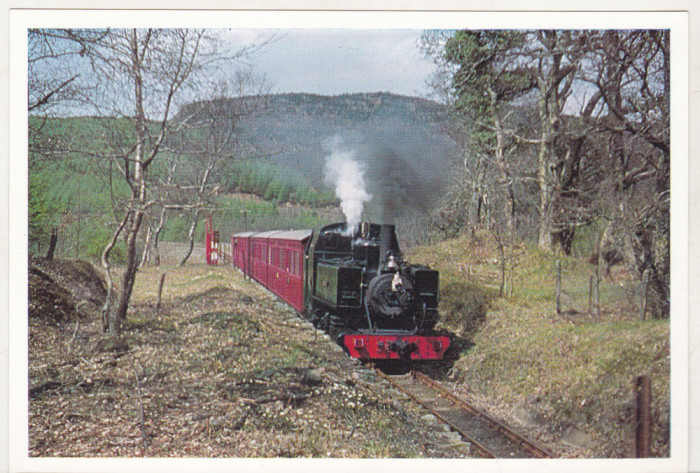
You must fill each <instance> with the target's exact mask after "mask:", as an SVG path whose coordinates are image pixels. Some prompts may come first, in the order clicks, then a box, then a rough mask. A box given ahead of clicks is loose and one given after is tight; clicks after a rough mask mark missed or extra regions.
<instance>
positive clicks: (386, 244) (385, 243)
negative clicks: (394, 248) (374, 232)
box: [379, 224, 392, 270]
mask: <svg viewBox="0 0 700 473" xmlns="http://www.w3.org/2000/svg"><path fill="white" fill-rule="evenodd" d="M391 230H392V225H386V224H382V225H381V227H380V233H379V269H380V270H381V269H383V268H384V267H385V266H386V254H387V253H388V252H389V249H391Z"/></svg>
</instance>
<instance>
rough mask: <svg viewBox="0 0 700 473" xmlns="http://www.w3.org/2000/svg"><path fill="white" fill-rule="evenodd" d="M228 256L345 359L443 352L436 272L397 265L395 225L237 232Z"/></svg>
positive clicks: (446, 342) (437, 355) (400, 262)
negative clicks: (321, 334)
mask: <svg viewBox="0 0 700 473" xmlns="http://www.w3.org/2000/svg"><path fill="white" fill-rule="evenodd" d="M232 252H233V255H232V261H233V262H234V264H235V265H236V266H238V267H239V268H241V269H242V270H243V271H244V273H246V274H249V275H250V276H251V277H253V278H254V279H256V280H258V281H259V282H260V283H261V284H263V285H264V286H265V287H267V288H268V289H270V290H271V291H272V292H274V293H276V294H277V295H278V296H280V297H281V298H283V299H284V300H286V301H287V302H289V303H290V304H291V305H292V306H293V307H295V308H296V309H297V310H298V311H299V312H301V313H302V314H303V315H304V316H305V317H307V318H308V319H309V320H310V321H311V322H312V323H313V324H314V325H315V326H316V327H318V328H320V329H323V330H324V331H326V332H327V333H328V334H329V335H330V336H331V337H332V338H333V339H334V340H335V341H336V342H338V343H339V344H340V345H341V346H342V347H343V348H344V349H345V350H346V351H347V352H348V354H349V355H350V356H352V357H355V358H360V359H367V360H370V359H371V360H391V359H403V360H406V359H410V360H427V359H440V358H442V356H443V354H444V352H445V350H446V349H447V348H448V347H449V343H450V340H449V338H448V337H446V336H443V335H438V334H436V333H435V331H434V327H435V324H436V322H437V321H438V295H439V275H438V272H437V271H435V270H433V269H430V268H428V267H427V266H424V265H418V264H409V263H408V262H406V261H404V259H403V254H402V253H401V251H400V248H399V244H398V241H397V238H396V232H395V226H394V225H379V224H370V223H362V224H361V225H359V228H358V229H357V231H355V232H348V231H347V228H346V224H344V223H335V224H331V225H327V226H325V227H323V228H321V229H320V230H318V231H310V230H306V231H304V230H301V231H300V230H297V231H292V232H265V233H258V234H255V233H245V234H238V235H234V237H233V239H232Z"/></svg>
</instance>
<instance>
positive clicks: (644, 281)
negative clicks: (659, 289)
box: [639, 269, 649, 322]
mask: <svg viewBox="0 0 700 473" xmlns="http://www.w3.org/2000/svg"><path fill="white" fill-rule="evenodd" d="M642 294H643V295H644V300H643V301H642V311H641V313H640V314H639V320H641V321H642V322H643V321H645V320H646V318H647V306H648V303H649V270H648V269H645V270H644V273H642Z"/></svg>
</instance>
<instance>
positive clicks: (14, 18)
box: [8, 10, 689, 473]
mask: <svg viewBox="0 0 700 473" xmlns="http://www.w3.org/2000/svg"><path fill="white" fill-rule="evenodd" d="M29 26H31V27H48V26H52V27H55V26H61V27H81V26H83V27H100V26H113V27H117V26H121V27H125V26H129V27H146V26H148V27H178V26H190V27H202V26H206V27H252V26H254V27H257V28H289V27H295V28H296V27H303V28H311V27H313V28H357V27H360V28H392V29H397V28H419V29H424V28H459V27H470V28H503V27H507V28H556V29H567V28H575V29H582V28H615V29H620V28H632V27H634V28H670V29H671V31H672V39H671V44H672V59H671V61H672V62H671V64H672V75H671V78H672V84H673V86H672V90H673V92H672V95H671V101H672V105H671V107H672V111H673V115H672V120H671V130H672V136H671V140H672V145H671V146H672V150H673V158H672V170H671V173H672V185H673V187H672V223H671V224H672V230H671V238H672V253H671V257H672V300H673V307H672V310H673V314H672V329H671V346H672V381H671V386H672V409H671V417H672V419H671V436H672V450H671V458H670V459H654V460H547V461H541V460H535V461H504V460H499V461H482V460H469V461H468V462H467V463H465V462H464V461H460V460H410V461H408V460H315V459H313V460H304V459H294V460H286V459H273V460H258V459H232V460H220V459H146V460H141V459H109V460H105V459H78V460H74V459H54V458H40V459H36V458H28V457H27V452H28V441H27V411H28V405H27V404H28V401H27V394H26V393H27V374H26V373H27V324H26V308H27V284H26V274H27V273H26V261H27V249H26V241H27V216H26V208H27V194H26V185H27V175H26V173H27V163H26V159H17V157H22V156H26V155H27V126H26V124H27V111H26V96H27V90H26V71H27V65H26V28H27V27H29ZM10 38H11V43H10V65H11V75H10V95H9V98H10V117H11V120H10V125H9V127H10V128H9V132H10V156H12V157H13V159H11V160H10V161H9V166H10V173H9V177H10V179H9V192H10V194H9V195H10V206H9V228H10V229H11V232H10V233H9V240H8V242H9V249H10V254H9V268H11V269H12V274H13V277H12V278H11V279H10V281H9V294H10V300H9V304H10V306H9V314H11V315H12V317H10V319H9V334H10V339H9V349H10V392H9V396H10V405H11V406H12V409H11V410H10V415H9V418H10V428H11V435H10V443H9V453H10V469H11V471H76V472H77V471H86V472H87V471H90V472H91V471H123V470H125V469H128V470H131V471H134V472H137V471H153V470H156V469H158V470H161V469H163V470H164V471H192V470H194V469H203V468H206V469H207V470H208V471H228V470H230V469H231V468H232V467H235V468H237V469H243V470H244V471H247V470H257V471H278V470H280V469H282V468H284V469H285V470H290V471H307V470H308V469H309V468H313V469H315V468H321V467H323V468H333V469H335V470H338V471H356V470H357V469H365V468H377V469H379V468H381V469H385V468H402V469H409V470H413V469H416V470H418V469H425V468H430V469H433V468H454V469H460V470H463V469H465V468H469V469H471V468H475V469H476V470H477V471H552V472H559V471H585V472H588V471H591V470H595V471H613V470H614V471H617V470H629V471H648V472H663V473H666V472H676V471H679V472H681V471H686V469H687V466H686V465H687V463H686V462H687V458H688V453H689V452H688V447H687V441H686V440H687V436H688V416H687V414H688V411H687V406H688V379H687V377H686V376H685V373H687V372H688V368H689V365H688V360H689V358H688V357H687V356H686V355H687V354H688V339H687V332H686V329H685V327H687V326H688V290H687V288H688V251H687V249H688V218H687V216H688V185H687V177H688V174H687V173H688V165H689V163H688V147H687V140H688V120H687V117H688V105H687V97H686V96H685V95H684V93H683V91H685V90H688V79H687V78H688V63H687V58H688V17H687V15H686V14H683V13H674V12H652V13H646V12H629V13H628V12H626V13H619V12H604V13H594V12H576V13H547V12H475V13H465V12H448V13H443V12H315V11H314V12H309V11H305V12H297V11H289V12H286V11H277V12H267V11H235V12H232V11H213V12H212V11H169V12H163V11H153V10H150V11H125V10H109V11H100V10H71V11H65V10H52V11H40V10H13V11H11V12H10Z"/></svg>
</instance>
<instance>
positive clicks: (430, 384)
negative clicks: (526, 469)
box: [411, 371, 556, 458]
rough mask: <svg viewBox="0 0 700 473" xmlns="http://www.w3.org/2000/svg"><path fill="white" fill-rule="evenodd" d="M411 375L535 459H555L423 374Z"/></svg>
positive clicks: (538, 446) (416, 372)
mask: <svg viewBox="0 0 700 473" xmlns="http://www.w3.org/2000/svg"><path fill="white" fill-rule="evenodd" d="M411 375H412V376H413V377H414V378H415V379H417V380H418V381H419V382H421V383H423V384H424V385H426V386H428V387H430V388H431V389H433V390H435V391H437V392H439V393H440V394H441V395H443V396H444V397H446V398H447V399H449V400H450V401H451V402H453V403H454V404H456V405H457V406H459V407H460V408H462V409H464V410H465V411H467V412H469V413H470V414H473V415H475V416H478V417H481V418H482V419H484V420H485V421H486V422H488V423H489V424H491V425H492V426H493V427H494V428H495V429H496V430H498V431H499V432H501V433H502V434H503V435H505V436H506V437H508V438H509V439H511V440H512V441H514V442H515V443H517V444H518V445H519V446H521V447H523V448H524V449H525V450H527V451H528V452H530V453H532V454H533V455H534V456H535V457H537V458H556V455H555V454H554V453H553V452H551V451H550V450H548V449H546V448H545V447H543V446H540V445H537V444H536V443H534V442H533V441H531V440H528V439H526V438H525V437H523V436H522V435H520V434H519V433H517V432H515V431H514V430H513V429H511V428H510V427H508V426H506V425H504V424H502V423H501V422H499V421H497V420H496V419H494V418H493V417H491V416H490V415H488V414H486V413H485V412H483V411H481V410H479V409H477V408H476V407H474V406H472V405H471V404H469V403H468V402H467V401H465V400H464V399H462V398H460V397H457V396H456V395H455V394H453V393H452V392H451V391H450V390H448V389H447V388H445V387H444V386H442V385H440V384H439V383H438V382H436V381H435V380H433V379H431V378H429V377H428V376H426V375H425V374H423V373H421V372H419V371H411Z"/></svg>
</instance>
